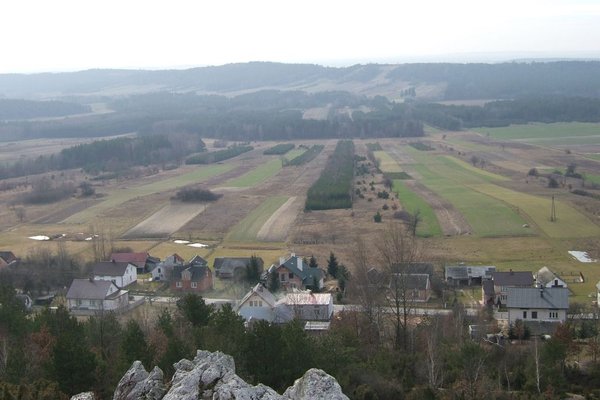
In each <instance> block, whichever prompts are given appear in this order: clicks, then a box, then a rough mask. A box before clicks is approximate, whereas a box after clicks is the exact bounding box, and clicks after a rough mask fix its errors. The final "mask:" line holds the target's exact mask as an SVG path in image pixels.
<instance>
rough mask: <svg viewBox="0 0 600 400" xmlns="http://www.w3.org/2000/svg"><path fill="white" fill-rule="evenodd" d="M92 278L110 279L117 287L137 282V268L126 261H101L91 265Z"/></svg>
mask: <svg viewBox="0 0 600 400" xmlns="http://www.w3.org/2000/svg"><path fill="white" fill-rule="evenodd" d="M92 275H93V276H94V280H102V281H111V282H114V284H115V285H117V287H119V288H124V287H126V286H128V285H131V284H132V283H135V282H137V268H136V267H135V265H133V264H130V263H127V262H116V261H102V262H99V263H96V264H94V265H93V266H92Z"/></svg>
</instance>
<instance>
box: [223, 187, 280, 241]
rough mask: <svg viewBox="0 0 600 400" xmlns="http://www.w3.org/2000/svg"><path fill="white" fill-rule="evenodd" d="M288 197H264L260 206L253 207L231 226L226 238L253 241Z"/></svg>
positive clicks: (228, 239)
mask: <svg viewBox="0 0 600 400" xmlns="http://www.w3.org/2000/svg"><path fill="white" fill-rule="evenodd" d="M288 199H289V197H287V196H272V197H268V198H266V199H265V201H264V202H263V203H262V204H261V205H260V206H258V207H257V208H255V209H254V210H253V211H252V212H251V213H250V214H249V215H248V216H247V217H246V218H244V219H243V220H242V221H240V222H239V223H238V224H237V225H236V226H234V227H233V229H232V230H231V231H230V232H229V234H228V235H227V237H226V240H227V241H235V242H248V241H255V240H256V235H257V234H258V232H259V231H260V228H262V226H263V225H264V224H265V222H267V220H268V219H269V217H271V215H272V214H273V213H274V212H275V211H277V209H279V207H281V206H282V205H283V204H284V203H285V202H286V201H287V200H288Z"/></svg>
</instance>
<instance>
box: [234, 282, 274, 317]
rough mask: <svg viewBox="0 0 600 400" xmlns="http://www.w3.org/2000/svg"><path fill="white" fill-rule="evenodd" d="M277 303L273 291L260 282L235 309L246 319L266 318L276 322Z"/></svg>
mask: <svg viewBox="0 0 600 400" xmlns="http://www.w3.org/2000/svg"><path fill="white" fill-rule="evenodd" d="M275 303H276V299H275V296H273V293H271V292H270V291H269V290H268V289H267V288H266V287H264V286H263V285H262V284H260V283H258V284H257V285H256V286H254V287H253V288H252V289H251V290H250V291H249V292H248V293H247V294H246V295H245V296H244V298H243V299H242V300H240V302H239V303H238V305H237V307H236V308H235V311H236V312H237V313H238V314H239V315H241V316H242V317H243V318H244V319H245V320H246V321H249V320H264V321H268V322H274V321H275Z"/></svg>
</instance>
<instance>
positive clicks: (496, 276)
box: [492, 270, 533, 286]
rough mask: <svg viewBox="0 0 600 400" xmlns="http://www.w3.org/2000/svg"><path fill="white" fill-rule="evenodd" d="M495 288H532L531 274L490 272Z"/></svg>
mask: <svg viewBox="0 0 600 400" xmlns="http://www.w3.org/2000/svg"><path fill="white" fill-rule="evenodd" d="M492 280H493V281H494V285H495V286H532V285H533V274H532V273H531V271H512V270H511V271H508V272H492Z"/></svg>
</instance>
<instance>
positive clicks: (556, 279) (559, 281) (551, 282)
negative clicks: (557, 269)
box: [544, 277, 567, 288]
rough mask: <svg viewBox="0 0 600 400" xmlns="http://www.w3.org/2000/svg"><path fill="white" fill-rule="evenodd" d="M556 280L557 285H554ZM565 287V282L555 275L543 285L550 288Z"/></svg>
mask: <svg viewBox="0 0 600 400" xmlns="http://www.w3.org/2000/svg"><path fill="white" fill-rule="evenodd" d="M556 281H558V285H555V282H556ZM561 286H562V287H567V283H566V282H565V281H563V280H562V279H560V278H558V277H555V278H554V279H552V280H551V281H550V282H548V283H546V285H544V287H547V288H551V287H561Z"/></svg>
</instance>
